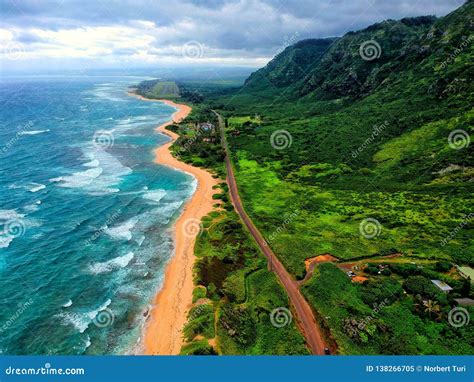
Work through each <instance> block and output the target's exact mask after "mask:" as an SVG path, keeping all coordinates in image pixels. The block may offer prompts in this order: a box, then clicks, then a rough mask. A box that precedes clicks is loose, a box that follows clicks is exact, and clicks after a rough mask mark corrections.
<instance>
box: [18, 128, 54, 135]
mask: <svg viewBox="0 0 474 382" xmlns="http://www.w3.org/2000/svg"><path fill="white" fill-rule="evenodd" d="M48 131H50V130H49V129H46V130H29V131H20V132H19V133H18V135H37V134H43V133H47V132H48Z"/></svg>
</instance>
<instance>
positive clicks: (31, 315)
mask: <svg viewBox="0 0 474 382" xmlns="http://www.w3.org/2000/svg"><path fill="white" fill-rule="evenodd" d="M141 80H142V78H135V77H119V76H114V77H84V76H81V77H35V78H28V77H17V78H15V77H11V78H3V79H2V80H1V83H0V102H1V109H0V303H1V307H2V308H1V309H0V354H122V353H131V352H132V353H133V352H136V351H138V350H139V349H138V347H139V345H138V343H139V338H140V335H141V333H142V327H143V324H144V321H145V315H146V312H147V310H148V307H149V304H150V302H151V301H152V300H153V296H154V295H155V293H156V292H157V290H158V289H159V287H160V286H161V283H162V281H163V274H164V268H165V265H166V263H167V261H168V260H169V258H170V257H171V256H172V253H173V245H174V244H173V240H172V232H171V226H172V224H173V221H174V220H175V219H176V217H177V216H178V215H179V213H180V210H181V208H182V206H183V203H184V202H185V201H186V199H187V198H189V197H190V195H192V193H193V192H194V189H195V186H196V184H195V181H194V179H193V178H192V177H191V176H189V175H187V174H184V173H182V172H179V171H175V170H173V169H170V168H167V167H163V166H159V165H156V164H154V163H153V152H152V151H153V149H154V148H155V147H156V146H158V145H160V144H163V143H165V142H166V141H167V140H168V138H167V137H165V136H163V135H161V134H156V133H154V130H153V129H154V127H156V125H158V124H160V123H161V122H164V121H166V120H168V119H170V117H171V114H172V113H173V112H174V109H173V108H172V107H170V106H167V105H164V104H161V103H158V102H146V101H140V100H138V99H135V98H132V97H130V96H128V95H127V94H126V91H127V87H128V86H129V85H132V84H136V83H138V82H139V81H141Z"/></svg>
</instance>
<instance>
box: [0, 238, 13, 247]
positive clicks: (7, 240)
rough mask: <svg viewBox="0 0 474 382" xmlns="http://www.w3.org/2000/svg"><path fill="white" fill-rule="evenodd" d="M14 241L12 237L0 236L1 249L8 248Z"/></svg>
mask: <svg viewBox="0 0 474 382" xmlns="http://www.w3.org/2000/svg"><path fill="white" fill-rule="evenodd" d="M12 241H13V237H12V236H0V248H8V246H9V245H10V243H11V242H12Z"/></svg>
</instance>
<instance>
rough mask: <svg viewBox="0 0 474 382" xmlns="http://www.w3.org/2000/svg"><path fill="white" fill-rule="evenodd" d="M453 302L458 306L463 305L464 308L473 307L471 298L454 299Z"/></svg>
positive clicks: (473, 302) (473, 301)
mask: <svg viewBox="0 0 474 382" xmlns="http://www.w3.org/2000/svg"><path fill="white" fill-rule="evenodd" d="M454 301H456V302H457V303H458V304H459V305H464V306H474V300H473V299H472V298H467V297H466V298H455V299H454Z"/></svg>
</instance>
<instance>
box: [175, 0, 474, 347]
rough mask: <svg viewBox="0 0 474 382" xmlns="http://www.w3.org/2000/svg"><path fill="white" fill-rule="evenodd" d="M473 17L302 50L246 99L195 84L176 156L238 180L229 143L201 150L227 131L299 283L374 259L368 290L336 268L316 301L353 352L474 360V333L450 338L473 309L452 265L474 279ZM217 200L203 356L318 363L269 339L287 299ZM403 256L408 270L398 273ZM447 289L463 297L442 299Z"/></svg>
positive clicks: (206, 247) (205, 258)
mask: <svg viewBox="0 0 474 382" xmlns="http://www.w3.org/2000/svg"><path fill="white" fill-rule="evenodd" d="M473 18H474V2H472V1H468V2H466V4H464V5H463V6H461V7H460V8H459V9H458V10H456V11H454V12H452V13H451V14H449V15H447V16H445V17H443V18H440V19H437V18H435V17H431V16H428V17H416V18H406V19H402V20H400V21H394V20H388V21H384V22H381V23H378V24H374V25H372V26H370V27H368V28H366V29H364V30H361V31H357V32H349V33H347V34H346V35H345V36H343V37H341V38H337V39H324V40H305V41H301V42H298V43H297V44H295V45H293V46H290V47H288V48H287V49H285V50H284V51H283V52H282V53H280V54H279V55H278V56H276V57H275V58H274V59H273V60H272V61H271V62H270V63H269V64H268V65H267V66H266V67H265V68H262V69H260V70H258V71H257V72H255V73H253V74H252V75H251V76H250V77H249V78H248V79H247V80H246V82H245V84H244V86H243V87H241V88H237V89H236V88H235V87H234V86H233V85H231V84H227V85H228V86H225V84H217V83H214V84H213V83H206V84H204V85H202V84H201V85H200V84H198V83H193V82H192V81H188V82H186V83H185V84H183V85H182V86H183V89H184V90H185V91H184V93H185V95H186V99H188V100H189V101H191V102H193V103H195V104H198V106H197V107H196V108H195V112H193V114H192V115H191V116H190V117H189V119H188V120H187V121H185V124H184V125H183V126H179V127H172V128H175V129H177V130H176V131H179V132H180V134H182V135H183V136H182V138H180V140H179V141H178V142H177V144H176V145H175V148H174V150H175V153H176V155H179V156H180V157H181V158H182V159H183V160H185V161H187V162H189V163H193V164H195V165H200V166H206V167H208V168H212V169H213V170H214V171H215V172H216V174H218V175H220V176H223V175H224V167H223V164H222V162H223V158H224V157H223V152H222V150H221V148H220V146H219V142H218V135H217V132H208V135H201V133H200V132H199V129H198V125H196V123H200V122H207V121H209V122H210V123H213V124H215V123H216V120H215V117H214V116H213V113H212V110H217V111H218V112H219V113H221V114H222V115H223V116H224V118H225V121H226V134H227V140H228V142H229V146H230V149H231V152H232V161H233V165H234V168H235V174H236V178H237V182H238V185H239V192H240V195H241V198H242V201H243V203H244V205H245V208H246V210H247V213H248V214H249V216H250V217H251V218H252V219H253V221H254V222H255V224H256V226H257V227H258V228H259V230H260V231H261V232H262V233H263V234H264V236H265V237H266V239H267V242H268V244H269V245H270V246H271V247H272V249H273V250H274V252H275V253H276V254H277V255H278V256H279V257H280V259H281V261H282V263H283V264H284V266H285V267H286V268H287V269H288V271H289V272H290V273H292V274H293V275H294V276H295V278H298V279H303V278H304V277H305V275H306V268H305V260H306V259H308V258H310V257H313V256H316V255H320V254H326V253H330V254H331V255H333V256H335V257H337V258H338V259H340V261H341V262H342V263H343V262H346V263H347V261H349V260H350V261H351V262H359V261H360V260H361V259H368V258H370V263H368V264H365V265H364V267H363V274H364V276H367V277H368V281H365V282H363V283H362V284H358V283H355V282H354V283H353V282H351V280H350V278H349V277H348V276H347V275H346V274H345V273H344V272H342V271H341V270H340V269H338V268H337V267H336V266H335V265H333V264H321V265H319V266H318V267H316V269H315V271H314V274H313V275H312V277H308V278H309V280H307V281H305V283H304V285H303V286H302V291H303V293H304V295H305V296H306V298H307V299H308V301H309V302H310V303H311V305H312V307H313V308H314V310H315V312H316V313H317V317H318V319H319V320H320V324H321V327H322V328H323V330H324V331H325V332H327V333H328V337H329V340H331V339H334V340H335V342H336V343H337V346H338V352H340V353H343V354H472V353H473V350H474V349H473V343H474V342H473V341H474V338H473V334H472V331H469V330H468V329H469V326H467V325H466V326H463V327H460V328H456V327H454V326H452V325H449V323H448V317H449V312H450V311H451V309H452V308H454V307H455V306H456V305H457V302H456V301H455V300H454V298H456V297H471V298H472V297H473V294H472V291H471V289H472V288H471V285H470V281H469V280H465V281H464V280H463V279H461V278H460V274H459V271H458V268H456V267H454V266H453V265H458V266H473V265H474V258H473V256H472V252H473V249H474V235H473V234H472V232H473V225H472V214H471V213H470V211H472V209H473V207H474V199H473V198H472V197H471V195H472V192H473V191H474V189H473V188H474V183H473V182H472V178H473V174H474V169H473V159H474V145H473V144H472V142H471V143H470V139H471V137H472V135H473V132H474V127H473V126H474V109H473V108H472V105H473V101H474V88H473V84H472V78H474V69H473V68H474V67H473V65H472V62H473V58H474V49H473V44H472V42H473V41H474V37H473V35H472V31H473V27H472V19H473ZM374 41H375V42H376V44H375V43H374ZM367 42H370V43H371V44H372V47H373V48H374V50H375V56H373V57H369V58H370V59H367V57H366V55H367V54H368V53H366V52H365V53H364V50H363V47H364V46H365V45H366V43H367ZM180 86H181V84H180ZM213 90H215V91H213ZM204 138H206V139H204ZM469 143H470V144H469ZM217 198H218V199H220V201H221V202H222V208H223V210H221V211H220V212H219V213H217V214H215V215H212V216H210V217H209V218H208V219H207V221H206V224H205V230H204V233H203V235H202V236H201V237H200V238H199V240H198V243H197V250H196V251H197V254H198V257H199V259H198V262H197V265H196V284H197V285H201V287H200V288H201V289H200V290H199V292H196V294H199V297H196V304H198V306H201V304H206V305H205V306H206V310H205V312H206V313H205V314H204V313H203V314H202V315H197V316H196V317H195V316H192V317H190V322H189V327H188V328H187V331H186V333H187V335H188V334H189V336H188V338H189V339H191V338H192V337H193V336H194V338H193V339H192V341H191V343H190V344H189V345H188V346H190V348H189V349H191V350H190V351H202V352H205V351H207V350H209V349H208V347H207V346H208V345H206V344H208V343H212V341H211V340H212V339H211V338H209V336H211V335H215V336H216V337H215V338H214V339H213V340H215V343H216V346H215V347H214V349H215V350H216V352H218V353H219V354H262V353H265V354H266V353H272V352H274V353H278V354H283V353H290V354H293V353H304V352H305V351H306V349H305V348H304V346H303V342H302V337H301V335H300V334H299V333H298V332H297V330H296V328H295V327H286V328H285V329H284V330H288V333H284V331H275V328H273V327H272V326H271V325H270V324H269V321H268V315H269V312H270V311H271V310H272V309H273V308H274V307H278V306H287V298H286V297H285V296H284V293H283V290H282V289H281V288H280V287H279V286H278V283H277V282H276V279H275V278H274V276H273V275H272V274H271V273H269V272H267V271H266V270H265V264H264V263H265V262H264V258H263V257H262V256H261V255H259V254H258V253H257V251H256V250H255V248H254V246H253V243H251V242H250V241H249V238H248V235H247V233H246V232H245V231H244V230H243V229H242V226H241V224H240V222H239V220H238V217H237V215H235V213H234V212H233V208H232V205H231V204H230V203H229V198H228V195H227V190H226V187H225V186H223V188H222V193H221V194H219V196H217ZM392 254H397V255H399V256H401V260H396V261H395V260H393V261H390V262H388V260H387V258H385V257H384V256H386V255H392ZM364 261H365V260H364ZM380 261H387V264H386V265H387V266H385V267H383V268H379V265H380ZM411 263H412V264H411ZM343 265H344V264H341V265H339V266H340V267H343ZM345 265H347V266H349V269H350V264H349V265H348V264H345ZM343 269H345V268H343ZM466 269H467V268H466ZM432 279H438V280H441V281H444V282H446V283H448V284H449V285H451V286H452V287H453V288H454V290H453V291H452V292H451V293H449V294H444V293H441V292H440V291H439V290H438V289H437V287H435V286H434V285H433V284H432V283H431V281H430V280H432ZM363 280H364V279H362V281H363ZM257 286H258V288H257ZM204 290H205V291H206V294H205V296H204V295H203V291H204ZM257 290H258V293H257V292H256V291H257ZM199 300H201V301H199ZM198 301H199V303H198ZM278 304H280V305H278ZM374 304H377V308H376V309H375V308H374ZM381 305H383V306H382V307H381ZM210 307H212V309H213V310H214V316H213V320H212V317H211V316H212V315H211V314H209V312H208V309H209V308H210ZM468 309H469V312H470V314H471V315H472V308H471V307H470V308H468ZM374 311H376V313H375V314H374ZM194 321H195V322H194ZM212 323H214V328H212ZM212 329H213V330H212ZM283 338H284V340H283ZM203 341H208V342H206V343H204V345H203ZM186 349H187V347H186ZM196 349H197V350H196Z"/></svg>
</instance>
